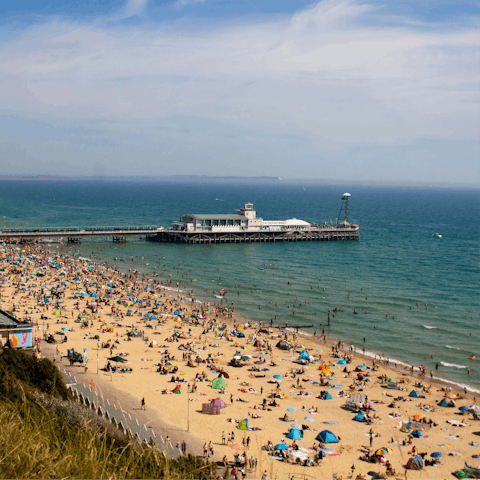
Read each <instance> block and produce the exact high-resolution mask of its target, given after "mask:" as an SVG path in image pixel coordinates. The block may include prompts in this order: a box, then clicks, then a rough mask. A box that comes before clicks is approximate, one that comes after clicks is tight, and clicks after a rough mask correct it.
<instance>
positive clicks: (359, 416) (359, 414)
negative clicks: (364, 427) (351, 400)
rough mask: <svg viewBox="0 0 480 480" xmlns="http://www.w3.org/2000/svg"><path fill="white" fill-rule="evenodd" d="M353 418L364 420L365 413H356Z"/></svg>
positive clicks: (358, 420) (359, 420)
mask: <svg viewBox="0 0 480 480" xmlns="http://www.w3.org/2000/svg"><path fill="white" fill-rule="evenodd" d="M353 419H354V420H355V421H356V422H365V415H364V414H363V413H357V414H356V415H355V416H354V417H353Z"/></svg>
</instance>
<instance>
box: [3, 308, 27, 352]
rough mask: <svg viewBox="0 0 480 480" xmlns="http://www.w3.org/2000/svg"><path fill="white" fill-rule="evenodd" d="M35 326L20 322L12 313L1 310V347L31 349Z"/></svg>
mask: <svg viewBox="0 0 480 480" xmlns="http://www.w3.org/2000/svg"><path fill="white" fill-rule="evenodd" d="M32 330H33V324H32V323H30V322H22V321H21V320H18V319H17V318H16V317H15V315H14V314H13V313H11V312H6V311H5V310H1V309H0V347H3V346H5V345H8V346H10V347H12V348H31V347H32V346H33V342H32Z"/></svg>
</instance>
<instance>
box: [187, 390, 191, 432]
mask: <svg viewBox="0 0 480 480" xmlns="http://www.w3.org/2000/svg"><path fill="white" fill-rule="evenodd" d="M187 404H188V405H187V432H190V385H189V384H188V383H187Z"/></svg>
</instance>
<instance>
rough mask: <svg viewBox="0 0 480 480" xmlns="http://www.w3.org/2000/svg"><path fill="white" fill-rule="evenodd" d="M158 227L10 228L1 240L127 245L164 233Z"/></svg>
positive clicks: (0, 236) (2, 234)
mask: <svg viewBox="0 0 480 480" xmlns="http://www.w3.org/2000/svg"><path fill="white" fill-rule="evenodd" d="M162 230H163V229H162V228H161V227H157V226H156V225H144V226H133V227H129V226H119V227H98V226H96V227H51V228H29V229H23V228H9V229H4V230H2V231H0V240H3V241H7V242H8V241H10V242H19V243H29V242H38V241H42V240H46V239H51V238H57V239H61V240H63V239H66V243H69V244H79V243H81V242H82V239H83V238H86V237H112V242H113V243H126V241H127V237H133V236H141V235H145V236H147V235H154V234H157V233H158V232H160V231H162Z"/></svg>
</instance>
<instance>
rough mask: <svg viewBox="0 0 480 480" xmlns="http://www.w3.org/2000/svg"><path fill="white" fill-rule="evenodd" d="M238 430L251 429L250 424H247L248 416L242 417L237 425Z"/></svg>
mask: <svg viewBox="0 0 480 480" xmlns="http://www.w3.org/2000/svg"><path fill="white" fill-rule="evenodd" d="M237 428H238V429H239V430H251V427H250V425H249V424H248V418H245V419H243V420H242V421H241V422H240V423H239V424H238V425H237Z"/></svg>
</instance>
